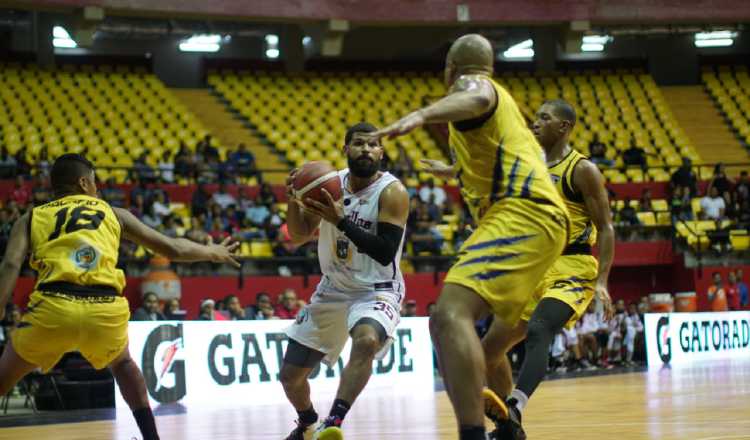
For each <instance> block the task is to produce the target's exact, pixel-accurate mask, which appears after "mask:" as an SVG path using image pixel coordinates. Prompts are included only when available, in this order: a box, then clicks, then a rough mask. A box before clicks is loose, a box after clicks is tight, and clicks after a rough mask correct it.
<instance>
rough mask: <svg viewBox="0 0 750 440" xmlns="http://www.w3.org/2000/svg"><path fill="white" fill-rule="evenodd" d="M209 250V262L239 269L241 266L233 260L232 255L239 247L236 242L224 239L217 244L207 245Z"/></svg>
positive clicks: (230, 238) (228, 238) (229, 238)
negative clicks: (229, 265)
mask: <svg viewBox="0 0 750 440" xmlns="http://www.w3.org/2000/svg"><path fill="white" fill-rule="evenodd" d="M208 246H209V247H210V248H211V255H212V257H211V262H213V263H227V264H231V265H232V266H234V267H236V268H237V269H239V268H240V267H242V265H241V264H240V263H239V261H237V260H236V259H235V258H234V253H235V252H237V249H239V247H240V243H239V242H238V241H235V242H232V237H227V238H225V239H224V240H223V241H222V242H221V243H219V244H210V245H208Z"/></svg>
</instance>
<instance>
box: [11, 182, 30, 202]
mask: <svg viewBox="0 0 750 440" xmlns="http://www.w3.org/2000/svg"><path fill="white" fill-rule="evenodd" d="M10 200H12V201H14V202H16V204H18V206H20V207H25V206H27V205H28V204H29V202H31V190H29V188H28V187H27V186H26V182H25V181H24V180H23V177H21V176H18V177H16V184H15V186H14V187H13V191H12V192H11V193H10Z"/></svg>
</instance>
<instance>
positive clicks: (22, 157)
mask: <svg viewBox="0 0 750 440" xmlns="http://www.w3.org/2000/svg"><path fill="white" fill-rule="evenodd" d="M14 158H15V159H16V175H18V176H22V177H23V178H24V179H29V178H31V164H30V163H29V161H28V160H27V159H26V147H22V148H20V149H19V150H18V151H16V155H15V156H14ZM37 174H39V175H41V176H42V177H44V174H42V173H37Z"/></svg>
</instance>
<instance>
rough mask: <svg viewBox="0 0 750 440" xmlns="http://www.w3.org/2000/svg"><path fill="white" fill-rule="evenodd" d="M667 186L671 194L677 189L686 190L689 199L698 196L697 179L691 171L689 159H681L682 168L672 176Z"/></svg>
mask: <svg viewBox="0 0 750 440" xmlns="http://www.w3.org/2000/svg"><path fill="white" fill-rule="evenodd" d="M669 186H670V189H671V191H672V193H674V191H675V190H676V189H677V188H687V189H688V191H689V192H690V197H695V196H696V195H697V194H698V177H697V176H696V175H695V172H694V171H693V168H692V163H691V161H690V158H687V157H683V158H682V166H681V167H680V168H678V169H677V171H675V172H674V173H673V174H672V177H671V178H670V180H669Z"/></svg>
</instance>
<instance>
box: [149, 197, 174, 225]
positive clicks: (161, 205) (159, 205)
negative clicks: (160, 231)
mask: <svg viewBox="0 0 750 440" xmlns="http://www.w3.org/2000/svg"><path fill="white" fill-rule="evenodd" d="M151 205H152V206H153V208H154V214H156V215H157V216H158V217H159V218H160V219H164V217H166V216H168V215H170V214H172V210H171V209H169V203H168V202H167V200H166V196H165V195H164V193H163V192H161V191H159V192H157V193H155V196H154V202H153V203H152V204H151Z"/></svg>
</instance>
